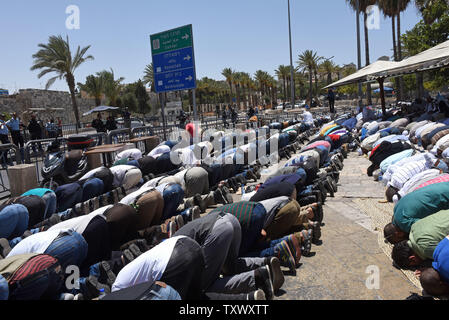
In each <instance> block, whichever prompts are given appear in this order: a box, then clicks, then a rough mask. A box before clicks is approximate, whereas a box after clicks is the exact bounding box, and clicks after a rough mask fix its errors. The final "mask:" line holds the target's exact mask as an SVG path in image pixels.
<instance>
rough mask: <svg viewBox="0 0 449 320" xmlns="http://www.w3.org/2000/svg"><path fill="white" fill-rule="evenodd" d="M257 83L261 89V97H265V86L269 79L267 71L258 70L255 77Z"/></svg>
mask: <svg viewBox="0 0 449 320" xmlns="http://www.w3.org/2000/svg"><path fill="white" fill-rule="evenodd" d="M254 77H255V79H256V82H257V84H258V87H259V92H260V95H261V96H262V97H263V96H264V95H265V94H266V91H267V90H266V85H265V81H266V79H267V73H266V72H265V71H262V70H257V71H256V73H255V75H254Z"/></svg>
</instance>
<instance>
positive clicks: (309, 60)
mask: <svg viewBox="0 0 449 320" xmlns="http://www.w3.org/2000/svg"><path fill="white" fill-rule="evenodd" d="M320 59H321V58H320V57H319V56H318V54H317V53H316V52H313V51H312V50H306V51H304V52H303V53H302V54H300V55H299V57H298V61H297V63H298V66H299V69H300V70H302V71H303V72H305V71H307V72H308V74H309V101H310V103H312V99H313V92H312V91H313V85H312V82H313V81H312V80H313V79H312V77H313V73H314V72H315V70H316V68H317V63H318V61H319V60H320ZM315 81H317V79H315Z"/></svg>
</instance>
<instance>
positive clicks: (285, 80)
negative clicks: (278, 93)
mask: <svg viewBox="0 0 449 320" xmlns="http://www.w3.org/2000/svg"><path fill="white" fill-rule="evenodd" d="M282 83H283V85H284V99H283V102H284V103H285V102H286V101H287V85H286V84H287V79H286V78H285V77H283V78H282Z"/></svg>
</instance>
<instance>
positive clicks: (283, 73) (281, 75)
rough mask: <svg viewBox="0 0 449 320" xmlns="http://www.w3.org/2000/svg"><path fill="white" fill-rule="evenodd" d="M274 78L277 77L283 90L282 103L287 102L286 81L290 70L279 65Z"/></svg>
mask: <svg viewBox="0 0 449 320" xmlns="http://www.w3.org/2000/svg"><path fill="white" fill-rule="evenodd" d="M274 72H275V74H276V76H277V77H278V80H279V81H282V85H283V88H284V99H283V102H284V103H285V101H287V92H288V91H287V79H288V77H289V74H290V68H289V67H286V66H284V65H280V66H279V67H278V68H277V69H276V70H275V71H274Z"/></svg>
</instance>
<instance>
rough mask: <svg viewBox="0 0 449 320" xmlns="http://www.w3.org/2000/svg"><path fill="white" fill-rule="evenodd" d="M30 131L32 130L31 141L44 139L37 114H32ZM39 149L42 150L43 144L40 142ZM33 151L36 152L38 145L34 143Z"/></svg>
mask: <svg viewBox="0 0 449 320" xmlns="http://www.w3.org/2000/svg"><path fill="white" fill-rule="evenodd" d="M28 131H29V132H30V136H31V139H30V140H31V141H34V140H41V139H42V128H41V126H40V125H39V123H38V122H37V120H36V115H35V114H32V115H31V120H30V123H29V124H28ZM38 146H39V151H42V145H41V144H40V143H39V144H38ZM33 152H36V147H35V146H34V144H33Z"/></svg>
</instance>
